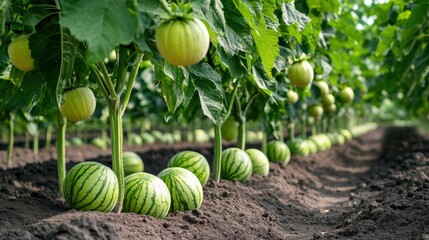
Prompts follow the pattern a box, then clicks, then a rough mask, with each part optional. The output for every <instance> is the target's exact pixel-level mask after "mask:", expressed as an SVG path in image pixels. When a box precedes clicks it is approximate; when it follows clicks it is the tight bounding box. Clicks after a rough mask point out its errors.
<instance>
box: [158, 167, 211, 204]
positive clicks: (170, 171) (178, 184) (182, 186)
mask: <svg viewBox="0 0 429 240" xmlns="http://www.w3.org/2000/svg"><path fill="white" fill-rule="evenodd" d="M158 177H159V178H161V179H162V180H163V181H164V183H165V185H167V187H168V190H170V195H171V206H170V212H176V211H187V210H189V211H191V210H193V209H198V208H200V206H201V203H202V202H203V187H202V186H201V183H200V181H199V180H198V178H197V177H196V176H195V175H194V174H193V173H192V172H191V171H189V170H187V169H184V168H181V167H170V168H166V169H164V170H162V171H161V172H160V173H159V174H158Z"/></svg>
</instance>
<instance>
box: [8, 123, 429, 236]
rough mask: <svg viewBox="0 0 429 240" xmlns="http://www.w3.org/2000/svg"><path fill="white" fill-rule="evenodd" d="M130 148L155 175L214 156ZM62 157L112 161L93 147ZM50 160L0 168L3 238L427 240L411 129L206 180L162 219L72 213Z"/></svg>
mask: <svg viewBox="0 0 429 240" xmlns="http://www.w3.org/2000/svg"><path fill="white" fill-rule="evenodd" d="M127 149H129V150H134V151H136V152H137V153H138V154H139V155H140V156H142V158H143V159H144V161H145V167H146V170H147V171H148V172H151V173H154V174H157V173H158V172H159V171H160V170H161V169H163V168H165V166H166V164H167V161H168V160H169V158H170V157H171V156H172V155H173V154H175V153H176V152H178V151H181V150H184V149H192V150H197V151H199V152H201V153H202V154H203V155H205V156H206V157H207V158H208V159H211V158H212V156H211V154H212V146H211V145H210V144H204V145H192V144H189V143H187V144H182V145H173V146H165V145H164V146H162V145H157V146H156V148H153V147H145V148H138V147H128V148H127ZM41 152H43V151H41ZM68 154H70V156H75V157H74V158H73V157H69V159H72V160H75V161H81V160H82V159H87V160H97V161H100V162H102V163H105V164H107V165H108V163H109V161H110V159H109V157H108V152H102V151H100V150H97V149H95V148H91V147H90V146H85V147H84V148H81V149H77V148H71V149H69V150H68ZM21 155H24V154H23V153H21ZM44 158H45V159H44ZM51 158H52V152H51V153H49V155H46V156H44V155H43V153H42V154H41V156H39V160H38V161H37V163H29V164H25V163H22V162H21V166H24V165H25V167H21V168H16V169H11V170H7V171H4V170H0V239H205V240H206V239H319V238H327V239H429V177H428V176H429V138H428V136H422V135H419V134H418V133H417V132H416V131H415V129H413V128H386V129H378V130H376V131H372V132H370V133H368V134H365V135H363V136H361V137H358V138H356V139H354V140H353V141H351V142H349V143H347V144H345V145H343V146H336V147H334V148H333V149H331V150H329V151H326V152H323V153H319V154H316V155H313V156H311V157H307V158H302V157H294V158H293V159H292V161H291V163H290V164H289V165H288V166H286V167H283V166H280V165H277V164H272V165H271V171H270V175H269V176H268V177H257V176H254V177H252V178H251V180H250V181H249V182H247V183H244V184H241V183H238V182H231V181H221V182H220V183H214V182H209V183H208V184H207V185H206V186H205V187H204V201H203V205H202V207H201V208H200V209H199V210H195V211H192V212H178V213H170V214H169V215H168V217H167V218H165V219H163V220H158V219H154V218H151V217H147V216H140V215H137V214H131V213H122V214H119V215H118V214H114V213H109V214H101V213H97V212H79V211H75V210H71V209H69V208H68V207H67V205H66V204H65V203H64V201H63V199H62V198H61V197H60V196H58V195H57V194H56V188H57V186H56V184H57V182H56V174H55V172H56V165H55V161H53V160H49V159H51ZM27 159H29V158H27ZM23 161H24V160H23ZM24 162H25V161H24ZM75 163H76V162H72V163H70V164H69V167H70V166H72V165H73V164H75ZM0 164H1V163H0ZM0 167H1V165H0Z"/></svg>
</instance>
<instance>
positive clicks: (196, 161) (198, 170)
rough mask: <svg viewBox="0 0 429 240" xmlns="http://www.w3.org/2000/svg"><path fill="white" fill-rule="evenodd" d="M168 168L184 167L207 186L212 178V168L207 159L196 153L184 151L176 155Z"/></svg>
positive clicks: (169, 162)
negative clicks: (210, 177)
mask: <svg viewBox="0 0 429 240" xmlns="http://www.w3.org/2000/svg"><path fill="white" fill-rule="evenodd" d="M167 167H182V168H185V169H188V170H189V171H191V172H192V173H193V174H195V176H196V177H197V178H198V180H199V181H200V183H201V185H202V186H204V185H206V183H207V181H208V180H209V176H210V166H209V163H208V162H207V159H206V158H205V157H204V156H203V155H201V154H200V153H197V152H194V151H183V152H179V153H177V154H176V155H174V156H173V157H172V158H171V159H170V161H168V165H167Z"/></svg>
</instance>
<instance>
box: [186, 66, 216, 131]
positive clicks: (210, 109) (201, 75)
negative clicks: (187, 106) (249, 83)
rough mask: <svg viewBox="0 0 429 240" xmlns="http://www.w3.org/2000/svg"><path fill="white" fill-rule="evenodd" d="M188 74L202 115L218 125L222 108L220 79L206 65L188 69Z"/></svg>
mask: <svg viewBox="0 0 429 240" xmlns="http://www.w3.org/2000/svg"><path fill="white" fill-rule="evenodd" d="M189 72H190V74H191V76H192V81H193V82H194V84H195V88H196V90H197V92H198V96H199V99H200V103H201V108H202V110H203V113H204V115H206V116H207V117H208V118H209V119H210V120H211V121H212V122H213V123H214V124H219V123H220V122H221V121H222V117H223V116H222V111H223V108H224V105H223V99H224V92H223V89H222V79H221V77H220V76H219V74H218V73H217V72H216V71H214V70H213V69H212V68H211V67H210V65H208V64H206V63H199V64H196V65H193V66H191V67H189Z"/></svg>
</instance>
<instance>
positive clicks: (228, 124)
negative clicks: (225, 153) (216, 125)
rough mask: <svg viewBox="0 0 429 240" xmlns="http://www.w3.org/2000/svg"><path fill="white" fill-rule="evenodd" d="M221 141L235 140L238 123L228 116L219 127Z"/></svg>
mask: <svg viewBox="0 0 429 240" xmlns="http://www.w3.org/2000/svg"><path fill="white" fill-rule="evenodd" d="M221 133H222V139H223V140H225V141H228V142H231V141H233V140H235V139H236V138H237V135H238V122H237V121H235V119H234V117H232V116H229V117H228V118H227V119H226V120H225V122H224V123H223V124H222V127H221Z"/></svg>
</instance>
